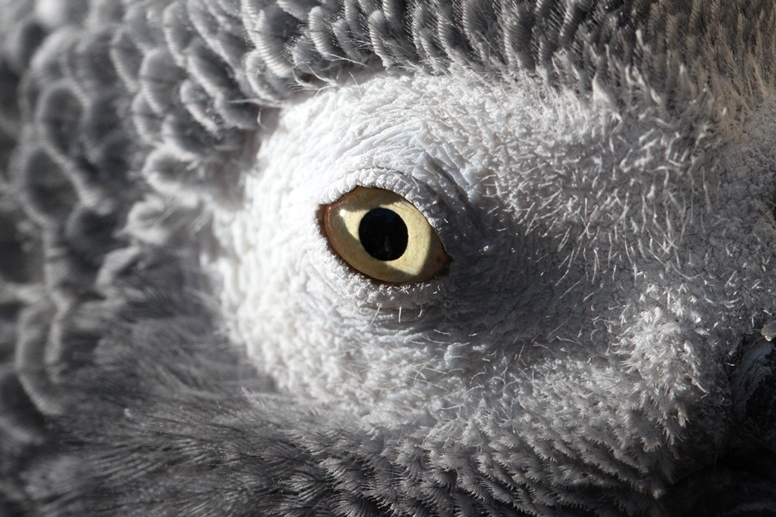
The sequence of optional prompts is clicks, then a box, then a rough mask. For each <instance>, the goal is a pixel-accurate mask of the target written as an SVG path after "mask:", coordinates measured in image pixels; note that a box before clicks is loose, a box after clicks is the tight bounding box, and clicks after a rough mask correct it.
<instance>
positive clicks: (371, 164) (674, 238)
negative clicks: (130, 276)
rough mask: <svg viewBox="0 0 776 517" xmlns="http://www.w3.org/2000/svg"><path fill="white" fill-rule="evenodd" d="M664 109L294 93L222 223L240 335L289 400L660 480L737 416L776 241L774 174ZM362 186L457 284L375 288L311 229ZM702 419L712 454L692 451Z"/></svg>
mask: <svg viewBox="0 0 776 517" xmlns="http://www.w3.org/2000/svg"><path fill="white" fill-rule="evenodd" d="M637 89H638V85H636V86H634V90H637ZM661 113H663V112H661V110H660V109H659V107H658V104H657V103H655V104H654V105H650V104H649V103H647V102H646V101H645V105H644V106H643V109H642V110H641V111H640V112H639V113H637V114H636V115H635V116H630V115H627V114H626V115H624V114H622V113H620V112H619V111H618V110H617V108H616V107H614V106H613V104H612V103H611V102H610V101H609V100H607V99H599V102H597V103H593V104H585V103H583V102H581V101H579V100H576V99H575V98H574V97H573V96H572V95H570V94H565V93H564V92H562V91H561V92H556V93H549V94H548V93H547V92H546V91H540V90H538V89H534V88H533V87H532V85H531V83H530V82H525V83H523V84H521V85H520V86H519V87H510V86H505V85H499V86H493V85H489V84H484V83H483V82H482V81H480V80H478V79H477V78H475V77H472V76H471V75H466V74H462V75H461V76H459V77H456V78H449V77H425V76H422V75H418V76H413V77H404V76H400V75H383V76H379V77H376V78H373V79H370V80H369V81H366V82H364V83H362V84H353V85H350V86H346V87H343V88H340V89H336V90H329V91H323V92H319V93H318V94H317V95H315V96H314V97H308V98H303V99H301V100H300V101H298V102H297V103H295V104H294V105H292V106H289V107H288V108H285V109H284V110H283V111H282V112H281V114H280V117H279V120H278V122H277V126H276V127H272V128H270V129H269V130H268V135H267V136H266V138H265V139H264V140H263V145H262V148H261V150H260V151H259V153H258V156H257V160H256V166H255V170H254V171H253V172H252V173H251V174H250V175H248V177H247V179H246V181H245V185H244V202H243V204H242V205H241V206H238V207H220V208H218V209H217V210H216V211H215V213H214V225H213V228H214V234H215V236H216V239H217V241H218V242H219V243H220V246H221V251H220V252H219V253H217V254H216V255H215V256H209V257H206V258H205V259H204V260H205V262H206V263H207V267H208V269H209V270H210V271H211V273H212V275H213V276H214V277H216V278H217V279H218V283H220V284H221V286H222V287H221V290H220V293H221V294H220V298H221V309H222V313H223V315H224V319H225V321H226V324H227V326H228V328H229V331H230V335H231V336H232V337H233V339H234V340H235V341H236V342H239V343H242V344H243V345H244V346H246V347H247V348H248V350H249V352H250V355H251V357H252V358H253V360H254V363H255V365H256V367H257V368H258V369H259V370H260V371H262V372H264V373H265V374H267V375H269V376H271V377H272V378H273V379H274V380H275V381H276V382H277V385H278V387H279V389H280V390H281V391H283V392H288V393H294V394H297V395H298V394H304V396H305V397H309V398H310V399H315V400H320V401H322V402H326V403H330V404H337V405H342V406H344V407H346V408H348V409H350V410H353V411H356V412H358V413H362V414H363V413H366V414H369V415H370V418H374V419H377V420H382V421H385V422H388V423H390V422H392V421H407V420H411V419H413V418H418V417H419V415H421V414H427V415H429V416H431V417H432V418H433V419H434V420H435V421H437V422H438V425H439V426H444V425H448V424H450V423H452V422H454V421H457V422H458V424H456V425H465V422H466V421H467V419H481V418H483V417H486V416H487V415H490V416H487V418H497V419H498V420H499V421H500V422H502V424H501V425H506V426H508V427H509V426H512V427H514V429H518V428H522V427H524V426H527V427H531V428H533V431H532V433H533V434H534V435H536V434H538V436H539V437H540V438H539V439H542V438H544V439H548V440H553V441H555V442H557V441H558V440H561V441H565V440H569V441H575V440H579V439H580V438H579V437H585V436H586V437H589V438H590V439H591V440H594V441H602V442H604V443H608V444H609V446H611V447H612V448H614V450H615V451H616V452H615V454H616V455H619V456H621V457H622V458H623V461H625V463H630V460H625V459H624V458H627V457H633V458H638V460H636V459H634V460H633V461H635V462H636V464H640V465H647V464H650V465H653V466H655V465H662V466H660V467H656V466H655V468H656V470H665V471H670V470H671V467H670V465H671V462H672V457H674V455H675V454H676V453H677V451H676V448H678V447H681V448H687V447H689V448H691V449H696V448H713V447H715V446H716V444H715V443H713V442H714V440H716V439H717V437H718V436H719V435H720V433H721V432H723V431H722V430H721V429H720V427H719V425H717V426H716V427H713V426H708V429H714V431H713V432H709V433H708V434H704V433H705V431H704V426H705V424H704V422H709V421H711V420H720V419H722V420H721V421H723V422H724V415H722V414H721V413H719V412H718V411H719V408H720V407H721V406H720V405H719V401H720V400H721V399H724V398H726V397H728V396H729V394H728V390H729V387H728V384H727V381H726V380H725V378H726V373H725V371H724V370H723V369H722V366H723V364H724V362H725V358H726V357H727V356H728V355H729V354H731V353H732V351H733V350H734V349H735V347H736V346H738V345H739V342H738V339H739V336H740V335H742V334H743V333H745V332H747V331H748V330H749V329H748V327H747V326H748V325H751V321H752V318H756V317H758V316H760V315H761V313H762V311H763V310H765V309H766V307H767V306H768V304H769V303H770V298H769V297H770V296H772V293H774V292H776V279H774V278H773V276H772V275H769V274H768V264H769V263H770V262H772V260H773V252H772V251H768V250H776V245H775V244H776V243H775V241H776V232H775V231H774V227H773V223H772V220H771V218H770V215H769V213H768V211H769V208H768V207H767V206H766V205H764V204H763V202H762V199H763V193H765V192H769V190H768V189H770V188H772V183H773V179H772V178H769V177H768V174H767V171H766V170H761V171H753V170H752V166H756V165H757V164H758V163H762V164H765V163H768V162H769V160H770V159H771V158H773V157H772V156H768V157H763V156H758V155H753V156H746V155H745V153H742V152H740V151H738V147H737V146H738V145H740V144H741V142H736V143H728V144H726V145H727V146H728V147H727V148H728V149H729V150H730V153H729V154H727V155H723V156H729V158H725V159H723V160H721V161H720V160H715V161H706V160H704V154H703V151H704V150H705V149H708V148H709V147H710V146H712V145H717V144H716V142H724V138H718V137H720V136H724V135H708V134H705V133H704V132H703V131H702V129H699V130H698V131H697V134H695V136H693V137H691V138H687V135H686V134H684V133H681V132H679V131H678V129H677V127H675V126H673V125H672V123H671V122H670V120H669V121H666V120H667V119H666V118H665V115H664V114H663V115H661ZM707 115H708V116H710V117H711V116H712V115H713V114H707ZM661 116H662V117H663V118H661ZM761 127H762V130H763V131H764V134H762V135H761V136H760V139H759V141H758V143H762V142H766V141H768V138H769V136H766V134H767V135H772V134H773V132H774V127H773V120H772V118H770V117H767V118H766V119H765V120H764V123H763V125H762V126H761ZM758 143H756V142H746V143H745V144H746V145H747V147H748V148H749V149H753V148H755V147H756V145H757V144H758ZM765 152H766V153H770V151H769V150H765ZM739 160H744V163H745V164H746V165H748V166H749V169H748V173H747V175H745V176H743V177H742V176H741V175H740V174H739V168H740V167H741V166H743V165H744V164H743V163H737V162H738V161H739ZM752 175H754V176H756V177H757V178H759V179H757V180H753V178H752ZM356 185H361V186H376V187H380V188H387V189H390V190H394V191H396V192H397V193H399V194H401V195H403V196H405V197H406V198H407V199H408V200H410V201H411V202H413V203H414V204H415V205H416V206H417V207H418V209H420V210H421V212H423V213H424V214H425V215H426V216H427V217H428V219H429V221H430V222H431V224H432V226H434V227H435V228H436V230H437V231H438V233H439V235H440V237H441V238H442V241H443V243H444V245H445V246H446V248H447V251H448V253H449V254H450V255H451V256H452V257H453V262H452V264H451V266H450V269H449V273H448V274H446V275H443V276H440V277H438V278H435V279H432V280H429V281H427V282H424V283H421V284H418V285H405V286H387V285H380V284H379V283H377V282H374V281H371V280H369V279H367V278H366V277H364V276H363V275H361V274H359V273H357V272H355V271H353V270H352V269H350V268H349V267H347V266H346V265H345V264H344V262H343V261H342V260H341V259H339V258H338V257H337V256H335V254H334V252H333V251H332V250H331V248H330V247H329V246H328V245H327V242H326V237H325V236H324V235H323V232H322V229H321V226H320V221H319V220H318V213H319V210H320V207H321V206H322V205H324V204H326V203H331V202H333V201H335V200H336V199H337V198H338V197H340V196H341V195H343V194H344V193H346V192H348V191H349V190H351V189H352V188H353V187H355V186H356ZM753 189H755V190H757V192H754V191H753ZM742 214H747V216H746V217H742ZM746 254H753V255H750V257H751V258H750V259H743V260H742V257H744V256H745V255H746ZM590 400H597V401H599V402H598V403H597V404H595V405H594V406H591V405H590V403H589V401H590ZM483 408H487V410H485V411H484V413H483ZM691 410H692V411H694V412H697V413H698V414H701V415H702V416H700V417H696V418H695V419H694V425H695V426H697V429H693V430H692V434H694V435H697V437H698V441H695V442H693V443H681V440H680V439H681V438H683V437H685V436H686V435H687V434H688V430H687V429H686V426H687V420H688V412H689V411H691ZM412 415H415V416H412ZM397 416H398V417H400V420H397ZM455 419H458V420H455ZM461 422H463V423H461ZM718 423H719V422H717V424H718ZM537 426H539V427H538V429H544V431H540V432H538V433H537V432H536V429H537ZM575 437H576V438H575ZM650 457H651V458H652V459H650ZM588 459H590V458H588ZM623 475H624V476H625V474H623ZM626 477H627V476H626Z"/></svg>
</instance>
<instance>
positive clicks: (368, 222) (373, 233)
mask: <svg viewBox="0 0 776 517" xmlns="http://www.w3.org/2000/svg"><path fill="white" fill-rule="evenodd" d="M358 238H359V239H360V240H361V245H362V246H363V247H364V249H365V250H366V252H367V253H369V254H370V255H372V256H373V257H374V258H376V259H377V260H396V259H397V258H399V257H401V256H402V255H404V252H405V251H406V250H407V225H406V224H404V220H402V218H401V217H400V216H399V214H397V213H396V212H394V211H393V210H388V209H387V208H373V209H372V210H370V211H369V212H367V213H366V215H365V216H364V218H363V219H361V223H360V224H359V225H358Z"/></svg>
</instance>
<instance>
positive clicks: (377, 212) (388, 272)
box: [323, 187, 451, 284]
mask: <svg viewBox="0 0 776 517" xmlns="http://www.w3.org/2000/svg"><path fill="white" fill-rule="evenodd" d="M323 229H324V231H325V233H326V237H328V239H329V243H330V244H331V247H332V248H334V251H335V252H336V253H337V254H338V255H339V256H340V257H341V258H342V260H344V261H345V262H347V263H348V264H349V265H350V266H352V267H353V268H355V269H356V270H358V271H359V272H361V273H363V274H365V275H366V276H368V277H370V278H373V279H375V280H379V281H381V282H387V283H392V284H403V283H408V282H420V281H421V280H426V279H428V278H430V277H432V276H434V275H436V274H437V273H439V272H441V271H442V270H443V269H444V268H445V267H446V266H447V265H448V264H449V263H450V260H451V259H450V256H449V255H448V254H447V253H446V252H445V249H444V247H443V246H442V241H440V240H439V236H438V235H437V233H436V231H435V230H434V228H432V227H431V225H430V224H429V223H428V221H427V220H426V218H425V217H424V216H423V214H421V213H420V211H418V209H417V208H415V207H414V206H413V205H412V204H411V203H410V202H409V201H407V200H406V199H404V198H403V197H401V196H400V195H398V194H396V193H394V192H391V191H389V190H383V189H378V188H367V187H356V189H354V190H353V191H351V192H349V193H347V194H345V195H344V196H342V197H341V198H339V199H338V200H337V201H335V202H334V203H332V204H330V205H326V206H324V208H323Z"/></svg>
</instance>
